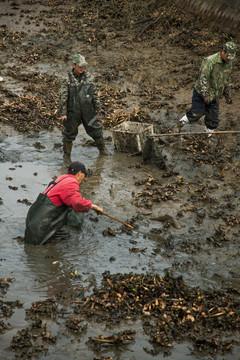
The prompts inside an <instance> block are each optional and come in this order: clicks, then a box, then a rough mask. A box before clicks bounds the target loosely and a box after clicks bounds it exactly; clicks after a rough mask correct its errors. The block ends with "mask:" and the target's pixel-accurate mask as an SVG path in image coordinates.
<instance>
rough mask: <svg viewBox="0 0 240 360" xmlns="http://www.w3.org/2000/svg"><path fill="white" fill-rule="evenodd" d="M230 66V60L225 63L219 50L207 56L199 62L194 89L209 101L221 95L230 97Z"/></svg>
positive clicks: (217, 99)
mask: <svg viewBox="0 0 240 360" xmlns="http://www.w3.org/2000/svg"><path fill="white" fill-rule="evenodd" d="M232 68H233V63H232V61H230V62H229V63H225V62H224V61H223V60H222V58H221V52H218V53H216V54H213V55H210V56H208V57H207V58H205V59H204V60H203V62H202V64H201V67H200V71H199V78H198V80H197V82H196V85H195V89H196V91H197V92H198V93H199V94H200V95H201V96H202V97H204V98H208V99H209V102H211V101H213V100H216V101H219V99H220V98H221V97H222V96H223V95H224V96H225V97H230V95H231V94H230V91H231V90H230V88H231V73H232Z"/></svg>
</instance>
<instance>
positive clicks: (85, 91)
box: [59, 54, 109, 162]
mask: <svg viewBox="0 0 240 360" xmlns="http://www.w3.org/2000/svg"><path fill="white" fill-rule="evenodd" d="M86 65H87V62H86V60H85V58H84V56H82V55H80V54H79V55H74V56H73V57H72V71H71V72H69V73H68V74H67V75H66V76H65V77H64V78H63V80H62V81H61V86H60V97H59V113H60V116H61V120H62V121H63V125H64V130H63V132H62V134H63V152H64V159H65V161H67V162H70V155H71V151H72V143H73V141H74V140H75V139H76V137H77V134H78V127H79V125H80V124H83V126H84V128H85V130H86V132H87V134H88V135H89V136H90V137H92V138H93V139H94V140H95V143H96V146H97V147H98V149H99V152H100V154H102V155H108V154H109V153H108V151H107V149H106V147H105V144H104V140H103V131H102V125H101V124H100V123H99V122H98V120H97V118H96V115H97V112H98V110H99V109H100V100H99V96H98V92H97V89H96V86H95V84H94V81H93V76H92V75H91V74H90V73H88V72H87V71H86V70H85V67H86Z"/></svg>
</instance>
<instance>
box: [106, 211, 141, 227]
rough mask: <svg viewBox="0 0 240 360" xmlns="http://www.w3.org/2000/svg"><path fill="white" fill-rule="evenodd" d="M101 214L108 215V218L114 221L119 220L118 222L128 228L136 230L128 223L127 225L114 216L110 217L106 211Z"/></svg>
mask: <svg viewBox="0 0 240 360" xmlns="http://www.w3.org/2000/svg"><path fill="white" fill-rule="evenodd" d="M100 214H102V215H106V216H108V217H109V218H111V219H113V220H117V221H119V222H120V223H122V224H124V225H126V226H128V227H129V228H130V229H134V227H133V226H132V225H129V224H126V223H125V222H123V221H122V220H119V219H117V218H115V217H114V216H112V215H109V214H107V213H105V212H104V211H103V212H101V213H100Z"/></svg>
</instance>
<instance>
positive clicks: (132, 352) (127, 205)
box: [0, 127, 239, 360]
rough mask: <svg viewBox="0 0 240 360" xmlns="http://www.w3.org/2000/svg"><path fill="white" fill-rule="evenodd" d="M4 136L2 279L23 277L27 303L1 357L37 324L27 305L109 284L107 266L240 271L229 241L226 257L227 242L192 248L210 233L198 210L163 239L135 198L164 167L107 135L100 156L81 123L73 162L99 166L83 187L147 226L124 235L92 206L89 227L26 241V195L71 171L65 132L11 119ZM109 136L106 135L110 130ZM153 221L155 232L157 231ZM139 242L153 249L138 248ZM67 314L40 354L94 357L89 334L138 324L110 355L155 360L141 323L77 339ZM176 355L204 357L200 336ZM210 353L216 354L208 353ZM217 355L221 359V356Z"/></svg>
mask: <svg viewBox="0 0 240 360" xmlns="http://www.w3.org/2000/svg"><path fill="white" fill-rule="evenodd" d="M1 134H2V135H1V152H0V157H1V163H0V197H1V199H2V202H3V204H2V205H1V206H0V219H1V222H0V226H1V256H0V257H1V259H0V270H1V277H11V278H13V279H14V280H13V282H12V283H11V286H10V288H9V290H8V292H7V294H6V298H4V300H16V299H18V300H20V301H21V302H23V308H22V309H17V308H16V309H15V312H14V315H13V316H12V317H11V318H9V319H8V322H9V324H10V325H11V326H12V327H13V328H12V330H9V331H6V332H5V334H4V335H2V336H1V338H0V348H1V349H2V352H1V355H0V358H1V359H12V358H14V354H13V352H11V351H9V350H8V346H9V344H10V342H11V339H12V337H13V336H14V335H15V334H16V333H17V331H18V330H20V329H22V328H25V327H27V326H28V322H27V321H26V320H25V310H26V309H27V308H29V307H30V306H31V303H32V302H34V301H38V300H43V299H46V298H49V297H54V295H55V294H56V293H57V292H58V291H59V290H66V289H68V288H71V286H73V285H74V284H75V285H76V286H77V285H84V286H90V288H89V292H91V290H92V289H93V287H94V286H95V285H99V284H100V282H101V279H102V273H103V272H104V271H106V270H107V271H109V272H110V273H118V272H121V273H129V272H134V273H145V272H156V273H158V274H160V275H164V271H165V270H166V269H174V273H175V274H178V275H179V274H181V273H182V274H184V279H185V280H186V282H187V283H188V284H190V285H194V286H195V285H196V284H197V285H202V286H204V285H206V284H207V286H209V285H210V286H218V285H219V283H220V282H221V280H222V279H223V278H224V277H229V271H230V270H232V272H234V273H235V274H236V273H237V272H238V270H239V268H238V265H236V264H237V263H236V262H233V263H232V269H229V267H228V266H229V256H230V257H231V256H232V258H234V249H229V252H228V255H225V256H224V255H222V256H221V254H220V253H221V251H222V250H221V249H219V250H216V253H214V254H209V253H206V256H205V257H204V256H203V255H202V253H201V254H200V255H199V258H198V256H197V253H196V251H195V252H194V251H192V253H191V255H189V254H187V252H186V247H185V246H190V247H191V246H192V247H193V243H194V241H195V240H197V239H198V238H199V234H201V235H202V236H205V234H206V233H207V232H208V231H209V228H204V227H203V228H202V229H201V231H198V232H196V230H194V228H193V227H192V228H191V226H190V224H191V221H192V220H191V217H190V216H189V219H187V220H186V221H187V223H186V224H185V225H184V226H183V225H182V224H181V223H178V224H176V227H173V228H171V231H169V234H168V236H166V237H165V238H163V237H162V236H161V226H162V223H161V222H157V221H154V220H153V221H152V222H149V218H146V215H148V216H149V215H150V214H151V211H150V210H147V209H136V207H135V206H133V204H132V191H136V187H135V185H134V184H135V182H136V181H138V180H141V179H142V178H146V177H147V174H150V173H151V174H152V175H153V176H154V177H156V178H157V177H160V176H161V175H162V173H163V172H162V170H159V169H158V168H156V167H154V166H151V165H146V164H143V163H142V161H141V157H139V156H129V154H126V153H119V152H116V151H115V150H114V148H113V144H112V142H111V141H110V140H109V141H107V147H108V149H109V151H110V152H111V153H112V156H110V157H107V158H102V157H99V156H98V151H97V149H96V148H95V147H93V146H90V147H89V146H82V144H86V141H87V140H89V138H87V137H86V135H85V134H84V132H83V131H82V130H81V131H80V135H79V137H78V140H77V141H76V142H75V144H74V149H73V154H72V160H81V161H82V162H84V163H85V164H86V166H87V168H88V169H90V170H91V171H92V173H93V174H92V176H91V177H90V178H88V179H87V180H86V181H85V182H84V183H83V184H82V186H81V189H82V194H83V195H84V196H85V197H86V198H91V199H92V200H93V201H94V202H95V203H97V204H99V205H101V206H102V207H103V208H104V210H105V212H107V213H109V214H111V215H113V216H115V217H116V218H119V219H121V220H123V221H125V222H128V221H129V220H130V219H131V218H132V217H133V216H135V215H137V214H138V215H140V216H141V221H139V222H138V225H139V230H138V231H133V232H132V233H131V234H126V233H122V232H121V230H120V227H121V224H120V223H118V222H116V221H114V220H111V219H109V218H108V217H105V216H97V215H96V214H95V213H93V212H91V213H88V214H86V215H85V222H84V227H83V229H82V231H77V230H74V229H64V231H63V234H62V237H61V238H60V239H58V240H54V241H53V242H52V243H49V244H47V245H45V246H42V247H33V246H30V245H24V244H22V243H21V242H19V241H18V239H19V237H22V236H23V235H24V223H25V218H26V214H27V211H28V208H29V206H28V205H27V204H26V203H27V202H33V201H34V200H35V199H36V196H37V195H38V193H39V192H41V191H43V189H44V188H45V187H46V185H47V184H48V183H49V182H50V181H51V180H52V178H53V177H55V176H58V175H60V174H62V173H64V172H65V168H64V166H63V162H62V149H61V146H60V145H61V134H60V131H59V130H55V131H54V132H52V133H48V132H42V133H40V134H38V135H19V134H17V133H14V132H13V130H10V129H9V128H7V127H2V129H1ZM109 135H110V134H108V133H105V136H106V137H107V136H109ZM136 165H138V167H136ZM177 167H179V168H183V167H184V169H185V170H184V171H185V173H184V175H185V176H188V179H189V181H190V180H191V181H194V172H193V169H192V167H191V166H190V164H189V163H188V164H186V162H185V164H184V159H178V161H176V168H177ZM176 207H177V204H176ZM161 211H162V212H161V216H164V214H169V213H171V214H174V205H171V208H169V204H168V205H165V204H163V206H162V208H161ZM108 227H110V228H111V229H113V230H114V231H115V236H104V235H103V233H102V231H103V230H106V229H107V228H108ZM153 228H154V230H155V231H154V234H153V233H152V234H150V230H151V229H153ZM158 229H159V231H158ZM184 236H186V241H187V240H189V239H191V242H190V244H189V243H188V245H186V244H187V243H186V244H185V245H184V242H181V241H182V240H181V241H180V239H182V238H183V237H184ZM133 246H137V247H139V249H142V250H143V249H144V251H139V252H137V253H135V252H131V251H130V250H131V248H133ZM159 249H160V251H157V250H159ZM193 250H194V249H193ZM220 256H221V259H220V261H219V262H218V263H216V258H217V257H218V258H220ZM72 274H75V275H76V274H77V276H72ZM236 281H237V279H236ZM63 322H64V317H63V319H62V321H61V320H59V321H58V323H56V322H54V321H48V328H49V330H50V331H51V334H52V336H55V335H56V336H57V343H56V344H55V345H54V346H50V348H49V351H48V353H47V355H41V356H39V357H38V358H39V359H62V360H63V359H66V358H68V359H80V358H81V359H86V360H87V359H93V358H94V353H93V351H92V350H91V349H90V348H89V347H88V345H87V344H86V341H87V340H88V339H89V337H94V336H97V335H99V334H103V333H104V336H108V335H111V334H112V333H113V332H114V330H115V331H116V332H119V331H121V330H126V329H129V328H131V329H132V330H136V332H137V335H136V338H135V339H136V340H135V344H133V345H128V346H127V347H126V348H125V350H124V351H123V352H122V351H120V350H117V349H115V350H112V349H111V350H107V349H106V351H105V352H104V356H105V357H107V356H112V357H113V359H119V360H125V359H126V360H127V359H132V360H134V359H144V360H148V359H152V358H153V355H151V350H152V345H151V344H150V343H149V339H148V337H147V335H146V334H145V333H144V331H143V328H142V324H141V323H140V322H134V323H132V322H130V321H128V322H125V323H124V322H123V323H122V324H121V326H118V327H117V329H108V328H105V326H103V325H101V324H95V323H89V324H88V329H87V332H86V333H84V334H83V335H82V336H81V338H77V339H76V337H74V336H73V335H71V334H70V333H69V332H68V331H67V330H66V327H65V326H64V324H63ZM146 349H147V350H148V351H146ZM238 350H239V349H237V348H236V349H235V350H234V352H233V353H231V354H230V355H226V356H225V357H224V358H225V359H236V358H237V354H238ZM164 357H165V356H164V355H162V354H161V353H160V354H159V355H158V359H163V358H164ZM170 358H171V359H176V360H180V359H195V358H198V357H194V356H193V355H192V354H191V344H188V343H187V344H186V343H183V344H174V348H173V350H172V352H171V357H170ZM201 358H202V359H209V356H202V357H201ZM215 358H216V359H222V356H216V357H215Z"/></svg>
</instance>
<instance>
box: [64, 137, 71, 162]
mask: <svg viewBox="0 0 240 360" xmlns="http://www.w3.org/2000/svg"><path fill="white" fill-rule="evenodd" d="M71 151H72V142H71V141H66V140H63V160H64V162H65V163H67V164H70V163H71V157H70V155H71Z"/></svg>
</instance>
